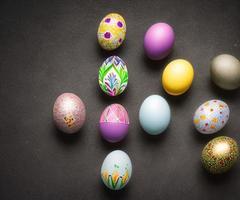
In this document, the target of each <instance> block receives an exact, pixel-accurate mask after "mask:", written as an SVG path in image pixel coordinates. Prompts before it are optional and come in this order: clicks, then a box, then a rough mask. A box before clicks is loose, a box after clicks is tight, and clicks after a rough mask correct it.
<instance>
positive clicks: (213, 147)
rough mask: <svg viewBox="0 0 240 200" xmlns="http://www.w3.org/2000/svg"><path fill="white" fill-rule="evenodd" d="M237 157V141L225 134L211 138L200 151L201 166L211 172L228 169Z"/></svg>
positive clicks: (219, 172) (217, 172) (215, 172)
mask: <svg viewBox="0 0 240 200" xmlns="http://www.w3.org/2000/svg"><path fill="white" fill-rule="evenodd" d="M238 157H239V149H238V145H237V142H236V141H235V140H234V139H232V138H230V137H226V136H220V137H216V138H214V139H212V140H211V141H210V142H208V143H207V145H206V146H205V147H204V149H203V151H202V159H201V160H202V164H203V167H204V168H205V169H206V170H207V171H208V172H210V173H212V174H221V173H224V172H226V171H228V170H230V169H231V168H232V167H233V165H234V164H235V163H236V161H237V159H238Z"/></svg>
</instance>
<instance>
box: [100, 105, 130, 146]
mask: <svg viewBox="0 0 240 200" xmlns="http://www.w3.org/2000/svg"><path fill="white" fill-rule="evenodd" d="M128 127H129V117H128V113H127V111H126V109H125V108H124V107H123V106H122V105H120V104H111V105H110V106H108V107H106V108H105V110H104V111H103V112H102V115H101V117H100V121H99V128H100V133H101V135H102V137H103V138H104V139H105V140H107V141H108V142H119V141H121V140H122V139H123V138H124V137H125V136H126V135H127V133H128Z"/></svg>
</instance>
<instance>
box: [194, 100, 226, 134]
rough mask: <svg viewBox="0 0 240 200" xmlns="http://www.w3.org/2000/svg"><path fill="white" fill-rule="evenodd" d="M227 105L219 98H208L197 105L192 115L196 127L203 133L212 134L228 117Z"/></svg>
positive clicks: (222, 125)
mask: <svg viewBox="0 0 240 200" xmlns="http://www.w3.org/2000/svg"><path fill="white" fill-rule="evenodd" d="M229 114H230V110H229V107H228V105H227V104H226V103H225V102H223V101H221V100H210V101H207V102H205V103H203V104H202V105H200V106H199V107H198V109H197V110H196V111H195V114H194V116H193V123H194V125H195V127H196V129H197V130H198V131H199V132H200V133H203V134H213V133H216V132H218V131H219V130H221V129H222V128H223V127H224V126H225V125H226V123H227V122H228V119H229Z"/></svg>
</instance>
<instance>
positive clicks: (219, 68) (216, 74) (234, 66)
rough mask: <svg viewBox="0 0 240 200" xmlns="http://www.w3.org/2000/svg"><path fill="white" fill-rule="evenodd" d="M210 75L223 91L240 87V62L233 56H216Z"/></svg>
mask: <svg viewBox="0 0 240 200" xmlns="http://www.w3.org/2000/svg"><path fill="white" fill-rule="evenodd" d="M210 73H211V78H212V80H213V82H214V83H215V84H216V85H217V86H219V87H220V88H222V89H225V90H233V89H237V88H239V87H240V61H239V60H238V59H237V58H235V57H234V56H232V55H228V54H222V55H218V56H216V57H215V58H214V59H213V60H212V62H211V67H210Z"/></svg>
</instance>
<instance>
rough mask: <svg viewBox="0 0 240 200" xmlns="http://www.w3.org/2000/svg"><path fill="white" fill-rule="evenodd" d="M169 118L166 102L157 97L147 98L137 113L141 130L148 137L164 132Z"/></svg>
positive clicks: (169, 113)
mask: <svg viewBox="0 0 240 200" xmlns="http://www.w3.org/2000/svg"><path fill="white" fill-rule="evenodd" d="M170 118H171V112H170V108H169V105H168V103H167V101H166V100H165V99H164V98H163V97H161V96H159V95H151V96H149V97H147V98H146V99H145V100H144V101H143V103H142V105H141V107H140V111H139V121H140V124H141V126H142V128H143V129H144V130H145V131H146V132H147V133H149V134H150V135H158V134H160V133H162V132H163V131H165V130H166V128H167V127H168V125H169V122H170Z"/></svg>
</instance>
